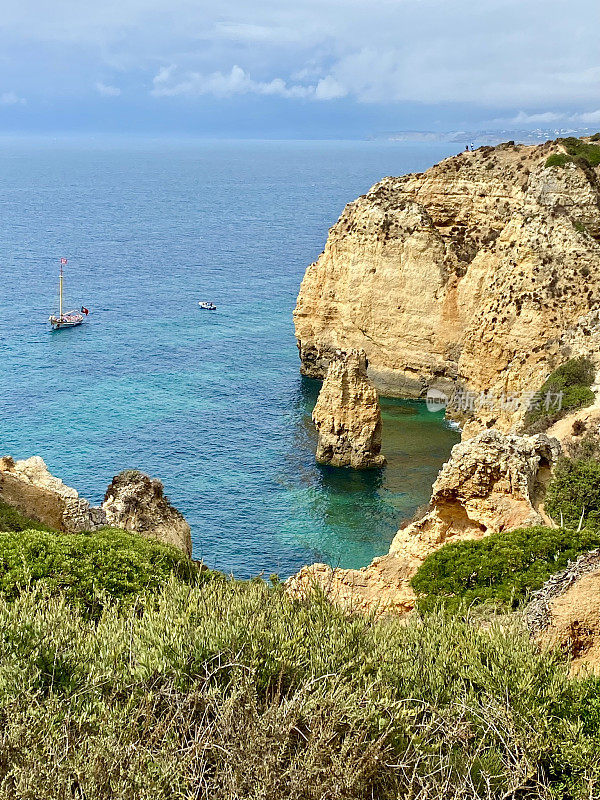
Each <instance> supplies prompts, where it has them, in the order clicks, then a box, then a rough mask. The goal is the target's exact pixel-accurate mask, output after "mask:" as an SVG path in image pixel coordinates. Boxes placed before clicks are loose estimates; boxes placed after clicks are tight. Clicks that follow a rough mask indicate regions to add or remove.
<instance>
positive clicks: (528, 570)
mask: <svg viewBox="0 0 600 800" xmlns="http://www.w3.org/2000/svg"><path fill="white" fill-rule="evenodd" d="M598 546H600V533H595V532H593V531H588V530H584V531H581V532H579V533H576V532H575V531H573V530H565V529H553V528H543V527H537V528H523V529H519V530H514V531H506V532H501V533H494V534H491V535H490V536H486V537H485V538H483V539H479V540H478V541H467V542H464V541H463V542H456V543H453V544H447V545H444V547H442V548H440V549H439V550H437V551H436V552H435V553H432V554H431V555H430V556H428V558H426V559H425V561H424V562H423V564H422V565H421V567H420V569H419V571H418V572H417V574H416V575H415V577H414V578H413V579H412V586H413V589H414V590H415V591H416V592H417V593H418V594H420V595H422V597H421V598H420V600H419V610H420V611H422V612H427V611H430V610H432V609H433V608H435V606H436V605H438V604H440V603H443V604H444V606H445V607H446V608H448V609H449V610H457V609H459V608H462V607H465V606H470V605H473V604H478V603H483V602H492V603H494V604H495V605H497V606H499V607H500V608H504V609H511V608H512V609H514V608H517V607H518V606H519V604H520V603H522V602H523V601H524V600H525V599H527V597H528V595H529V594H530V593H531V592H533V591H535V590H536V589H540V588H541V587H542V586H543V584H544V583H545V581H546V580H547V579H548V578H549V577H550V576H551V575H553V574H554V573H555V572H559V571H560V570H561V569H563V568H564V567H566V566H567V564H568V563H569V561H572V560H574V559H575V558H576V557H577V556H578V555H580V554H581V553H585V552H587V551H588V550H592V549H593V548H594V547H598Z"/></svg>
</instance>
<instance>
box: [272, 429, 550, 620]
mask: <svg viewBox="0 0 600 800" xmlns="http://www.w3.org/2000/svg"><path fill="white" fill-rule="evenodd" d="M559 454H560V445H559V443H558V441H557V440H556V439H551V438H549V437H548V436H546V435H545V434H538V435H537V436H517V435H513V434H510V435H505V434H501V433H499V432H498V431H494V430H489V431H483V432H482V433H480V434H478V435H477V436H475V437H474V438H472V439H469V440H468V441H465V442H461V443H460V444H457V445H455V446H454V447H453V449H452V455H451V457H450V460H449V461H448V462H447V463H446V464H444V465H443V467H442V469H441V471H440V473H439V475H438V477H437V480H436V481H435V483H434V485H433V492H432V495H431V501H430V503H431V509H430V511H429V512H428V513H427V514H426V515H425V516H424V517H423V518H422V519H420V520H418V521H416V522H413V523H412V524H410V525H408V526H407V527H406V528H404V529H401V530H400V531H398V533H397V534H396V536H395V538H394V540H393V542H392V544H391V547H390V550H389V553H388V554H387V555H386V556H382V557H381V558H376V559H375V560H374V561H373V562H372V563H371V564H370V565H369V566H368V567H365V568H363V569H360V570H353V569H338V570H333V569H331V568H330V567H328V566H327V565H325V564H313V565H312V566H310V567H304V568H303V569H302V570H301V571H300V572H299V573H298V574H297V575H294V576H293V577H292V578H290V579H289V580H288V582H287V585H288V590H289V591H290V592H291V593H292V594H294V595H297V596H303V595H305V594H306V593H307V592H309V591H310V590H311V589H312V587H313V586H314V585H315V584H316V585H317V586H319V587H320V588H321V589H323V590H324V591H325V592H326V593H327V595H328V596H329V597H330V598H331V599H332V600H333V601H334V602H336V603H338V604H340V605H341V606H342V607H344V608H346V609H349V610H361V611H364V610H378V611H390V610H393V611H398V612H406V611H409V610H410V609H412V608H413V606H414V603H415V599H416V598H415V595H414V593H413V590H412V588H411V586H410V580H411V578H412V577H413V575H414V574H415V573H416V572H417V570H418V568H419V567H420V565H421V564H422V563H423V561H424V560H425V558H427V556H428V555H430V554H431V553H433V552H434V551H435V550H437V549H438V548H440V547H441V546H442V545H443V544H446V543H447V542H450V541H453V540H464V539H479V538H481V537H483V536H487V535H489V534H491V533H494V532H496V531H500V530H511V529H514V528H518V527H522V526H528V525H535V524H544V523H546V524H547V522H548V521H547V520H545V519H544V517H543V512H542V509H541V507H540V503H541V501H542V500H543V496H544V491H545V482H546V480H547V479H548V477H549V475H550V470H551V469H552V467H553V466H554V464H555V462H556V460H557V458H558V456H559Z"/></svg>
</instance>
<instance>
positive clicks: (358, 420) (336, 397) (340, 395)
mask: <svg viewBox="0 0 600 800" xmlns="http://www.w3.org/2000/svg"><path fill="white" fill-rule="evenodd" d="M312 418H313V422H314V423H315V426H316V428H317V431H318V433H319V441H318V444H317V455H316V458H317V462H318V463H319V464H330V465H331V466H333V467H352V468H353V469H374V468H378V467H382V466H383V465H384V464H385V463H386V462H385V458H384V457H383V456H382V455H381V452H380V451H381V410H380V408H379V398H378V396H377V391H376V389H375V387H374V386H373V384H372V383H371V381H370V380H369V378H368V376H367V359H366V356H365V353H364V352H363V351H361V350H349V351H348V352H342V351H341V350H338V351H337V352H336V353H335V354H334V357H333V359H332V360H331V362H330V364H329V367H328V369H327V375H326V377H325V380H324V382H323V386H322V388H321V391H320V393H319V397H318V399H317V404H316V405H315V409H314V411H313V415H312Z"/></svg>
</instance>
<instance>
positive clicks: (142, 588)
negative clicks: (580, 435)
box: [0, 509, 600, 800]
mask: <svg viewBox="0 0 600 800" xmlns="http://www.w3.org/2000/svg"><path fill="white" fill-rule="evenodd" d="M7 519H8V520H9V523H8V524H10V525H12V526H13V528H15V530H11V531H5V532H3V533H0V631H1V632H2V633H1V635H0V720H1V730H2V735H1V736H0V797H2V798H7V800H8V799H10V800H17V798H18V800H30V799H31V800H33V798H42V797H43V798H46V797H60V798H78V800H83V798H92V797H93V798H94V799H95V800H113V799H114V798H136V800H138V799H139V800H150V798H152V800H161V798H164V799H165V800H166V799H167V798H169V800H171V798H206V799H207V800H208V798H216V797H222V798H224V799H225V798H235V797H239V798H242V797H243V798H248V800H259V798H260V799H261V800H262V799H263V798H269V799H270V800H271V799H272V800H284V798H285V800H288V798H294V799H295V800H323V799H324V798H327V800H359V799H360V800H363V798H366V797H373V798H378V800H397V798H398V797H414V798H417V797H421V798H426V797H444V798H449V800H452V799H453V798H455V799H456V800H459V798H461V800H462V798H469V797H470V798H486V800H487V799H488V798H489V800H492V798H502V797H509V796H517V795H521V794H522V795H523V796H525V794H527V795H528V796H532V797H533V796H535V797H539V798H548V800H550V798H556V799H557V800H558V799H561V800H575V799H579V798H581V800H583V798H587V797H590V795H589V787H590V786H593V785H594V784H595V783H596V782H597V781H599V780H600V767H599V766H598V764H600V733H599V730H600V681H598V680H596V679H594V678H587V679H582V680H577V679H575V680H574V679H572V678H570V677H569V674H568V663H567V660H566V658H565V657H564V656H563V654H561V653H560V652H559V651H545V650H539V649H538V648H537V647H536V646H535V645H534V644H533V643H532V642H531V641H530V639H529V636H528V634H527V632H526V631H525V630H524V628H523V627H522V623H521V619H520V616H519V615H512V616H511V617H510V618H502V617H498V618H497V619H496V618H495V617H493V616H492V617H491V618H488V620H487V622H486V625H485V626H481V625H480V624H477V623H474V622H473V620H472V619H471V618H470V617H469V613H466V614H461V615H456V614H451V613H449V611H448V609H443V608H441V607H440V606H439V603H438V604H437V607H436V608H433V609H432V610H430V611H427V613H423V614H422V615H420V616H419V615H415V616H414V617H413V618H412V620H411V621H410V622H409V623H408V624H406V623H404V624H403V623H402V622H401V621H400V620H397V619H394V618H384V619H376V618H374V617H370V616H359V615H349V614H347V613H344V612H342V611H341V610H339V609H336V608H335V607H334V606H333V605H331V604H330V603H329V602H328V601H327V600H326V598H325V597H324V596H323V595H322V594H320V593H319V592H316V591H315V593H314V594H313V595H312V596H310V597H308V598H307V599H305V600H302V601H300V600H297V599H293V598H291V597H289V596H288V594H287V593H286V591H285V587H284V586H283V585H282V584H280V583H279V582H278V581H276V580H274V581H272V582H271V583H267V582H265V581H263V580H261V579H256V580H253V581H246V582H242V581H235V580H233V579H227V578H225V577H224V576H222V575H216V574H215V573H206V572H198V570H196V569H195V568H193V567H191V568H189V571H188V570H186V569H185V568H183V561H182V559H183V560H185V557H184V556H181V555H180V554H177V553H176V551H172V550H171V548H168V547H165V546H164V545H160V544H158V543H157V542H154V541H148V540H145V539H142V538H141V537H139V536H137V535H136V534H128V533H125V532H123V531H117V530H110V529H105V530H103V531H100V532H96V533H93V534H59V533H56V532H52V531H40V530H32V529H31V524H30V526H29V528H30V529H25V530H23V529H22V525H23V524H24V523H26V522H27V520H26V519H25V518H24V517H22V516H20V515H18V516H14V515H11V514H9V513H8V512H7V510H6V509H3V520H4V527H8V525H7V522H6V520H7ZM29 522H30V523H31V521H29ZM528 533H531V532H529V531H528ZM536 533H537V534H539V542H538V546H537V549H536V547H534V548H533V550H535V553H533V550H532V553H530V556H529V561H528V562H527V559H526V558H523V559H522V567H523V570H522V571H523V572H525V571H526V569H527V568H531V567H532V565H533V560H534V555H537V556H538V557H542V556H543V555H544V554H545V555H546V556H549V555H550V553H554V556H555V557H556V562H555V563H556V565H557V567H558V566H560V564H561V563H562V561H561V560H560V559H561V558H564V557H566V555H567V554H568V553H575V552H578V551H579V549H580V547H582V546H586V547H589V546H593V545H594V543H595V541H596V540H595V539H594V540H593V541H592V538H590V537H588V539H587V540H585V541H584V537H582V536H579V537H576V536H574V535H573V534H569V536H570V537H571V538H570V539H567V538H565V540H564V541H563V542H562V543H559V544H558V545H557V543H556V542H554V543H548V541H549V540H547V538H546V537H547V536H548V535H549V533H556V532H547V531H545V529H539V531H537V530H534V540H535V541H537V539H535V535H536ZM493 538H494V537H490V539H493ZM516 538H517V539H518V537H516ZM543 541H546V544H545V545H544V544H543ZM471 544H479V543H471ZM444 549H448V548H444ZM514 549H515V541H513V542H512V549H511V543H510V542H508V541H506V542H505V548H504V553H505V556H506V555H510V553H511V552H512V551H513V550H514ZM522 549H524V548H522ZM526 562H527V563H526ZM536 577H539V576H536ZM507 592H508V589H506V590H505V596H507V597H508V594H507ZM507 620H508V621H507Z"/></svg>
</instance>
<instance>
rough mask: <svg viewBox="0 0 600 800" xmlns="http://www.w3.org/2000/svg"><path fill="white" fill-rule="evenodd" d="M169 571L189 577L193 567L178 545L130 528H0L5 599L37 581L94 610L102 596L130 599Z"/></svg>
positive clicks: (1, 587) (155, 586)
mask: <svg viewBox="0 0 600 800" xmlns="http://www.w3.org/2000/svg"><path fill="white" fill-rule="evenodd" d="M171 572H175V573H176V574H177V575H178V576H179V577H181V578H182V579H184V580H192V579H194V578H195V576H196V574H197V568H196V567H195V566H194V565H193V564H191V563H190V561H189V560H188V558H187V557H186V556H185V555H184V554H183V553H181V552H180V551H179V550H176V549H174V548H172V547H168V546H167V545H163V544H160V543H159V542H154V541H151V540H149V539H144V538H143V537H142V536H140V535H139V534H135V533H126V532H125V531H120V530H116V529H113V528H105V529H103V530H100V531H97V532H94V533H78V534H67V533H48V532H44V531H34V530H28V531H19V532H5V533H0V594H2V595H3V596H4V597H6V598H8V599H14V598H15V597H17V596H18V594H19V593H20V591H21V590H22V589H23V587H26V586H30V585H35V584H37V583H42V584H43V585H44V587H45V589H46V591H48V592H50V593H56V592H64V594H65V596H66V597H67V599H68V600H69V601H70V602H73V603H76V604H79V605H81V606H82V608H83V609H85V611H86V613H88V614H91V615H92V616H98V614H99V613H100V610H101V609H102V607H103V604H104V602H105V599H106V596H108V597H109V598H113V599H116V600H125V599H133V598H135V597H136V596H137V595H138V594H139V593H140V592H143V591H144V590H146V589H150V590H156V589H158V588H159V587H160V586H161V585H162V584H163V583H164V581H165V580H166V578H167V577H168V576H169V575H170V574H171Z"/></svg>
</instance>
